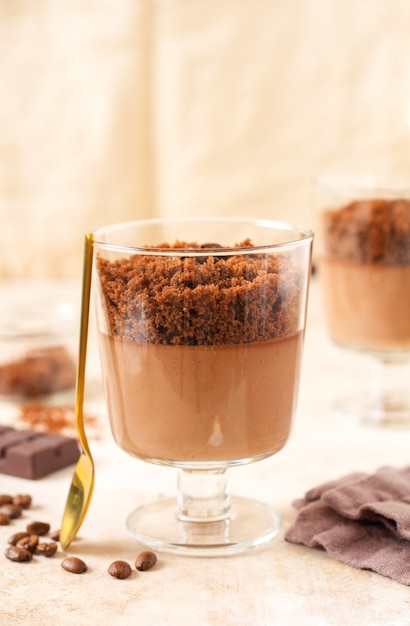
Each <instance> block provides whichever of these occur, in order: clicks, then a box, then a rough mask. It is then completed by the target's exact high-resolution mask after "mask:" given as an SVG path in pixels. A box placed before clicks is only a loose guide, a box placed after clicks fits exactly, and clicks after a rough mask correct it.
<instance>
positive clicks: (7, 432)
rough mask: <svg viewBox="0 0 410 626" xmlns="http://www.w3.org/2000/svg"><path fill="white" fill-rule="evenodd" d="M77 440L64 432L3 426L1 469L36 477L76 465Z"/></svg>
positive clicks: (0, 451)
mask: <svg viewBox="0 0 410 626" xmlns="http://www.w3.org/2000/svg"><path fill="white" fill-rule="evenodd" d="M79 456H80V451H79V448H78V445H77V441H76V440H75V439H73V438H72V437H65V436H64V435H57V434H56V435H55V434H52V435H50V434H46V433H41V432H37V431H35V430H16V429H15V428H11V427H8V426H6V427H4V426H0V473H2V474H9V475H10V476H17V477H19V478H29V479H31V480H36V479H38V478H43V477H44V476H47V475H48V474H51V473H52V472H56V471H57V470H60V469H63V468H64V467H67V466H68V465H73V464H74V463H76V461H77V460H78V457H79Z"/></svg>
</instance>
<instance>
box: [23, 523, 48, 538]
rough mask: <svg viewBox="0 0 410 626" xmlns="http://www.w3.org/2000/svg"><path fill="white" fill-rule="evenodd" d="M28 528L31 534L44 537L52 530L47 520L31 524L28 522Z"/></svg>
mask: <svg viewBox="0 0 410 626" xmlns="http://www.w3.org/2000/svg"><path fill="white" fill-rule="evenodd" d="M26 530H27V532H28V533H30V535H39V537H42V536H43V535H46V534H47V533H48V531H49V530H50V524H47V522H31V524H27V526H26Z"/></svg>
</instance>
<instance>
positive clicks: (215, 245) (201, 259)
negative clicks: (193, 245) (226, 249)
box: [197, 243, 222, 263]
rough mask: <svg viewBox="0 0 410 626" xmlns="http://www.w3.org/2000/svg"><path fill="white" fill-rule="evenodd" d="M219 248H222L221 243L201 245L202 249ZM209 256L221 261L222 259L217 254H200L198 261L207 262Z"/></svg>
mask: <svg viewBox="0 0 410 626" xmlns="http://www.w3.org/2000/svg"><path fill="white" fill-rule="evenodd" d="M218 248H222V246H221V245H220V244H219V243H203V244H202V245H201V249H202V250H209V251H212V250H217V249H218ZM209 256H212V257H213V258H214V259H215V261H219V260H220V259H221V257H218V256H217V255H216V254H209V255H208V256H198V257H197V261H198V263H206V261H207V260H208V257H209Z"/></svg>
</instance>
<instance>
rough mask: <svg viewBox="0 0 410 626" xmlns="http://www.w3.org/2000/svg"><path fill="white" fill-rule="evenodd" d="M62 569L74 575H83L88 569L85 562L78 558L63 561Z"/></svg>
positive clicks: (72, 557)
mask: <svg viewBox="0 0 410 626" xmlns="http://www.w3.org/2000/svg"><path fill="white" fill-rule="evenodd" d="M61 567H62V568H63V569H65V570H66V571H67V572H71V573H72V574H82V573H83V572H86V571H87V569H88V568H87V565H86V564H85V563H84V561H83V560H82V559H79V558H78V557H76V556H68V557H67V558H66V559H64V560H63V561H61Z"/></svg>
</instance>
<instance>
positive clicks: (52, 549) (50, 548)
mask: <svg viewBox="0 0 410 626" xmlns="http://www.w3.org/2000/svg"><path fill="white" fill-rule="evenodd" d="M56 552H57V544H56V543H55V542H54V541H49V542H43V543H39V544H37V547H36V554H41V555H42V556H53V555H54V554H55V553H56Z"/></svg>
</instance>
